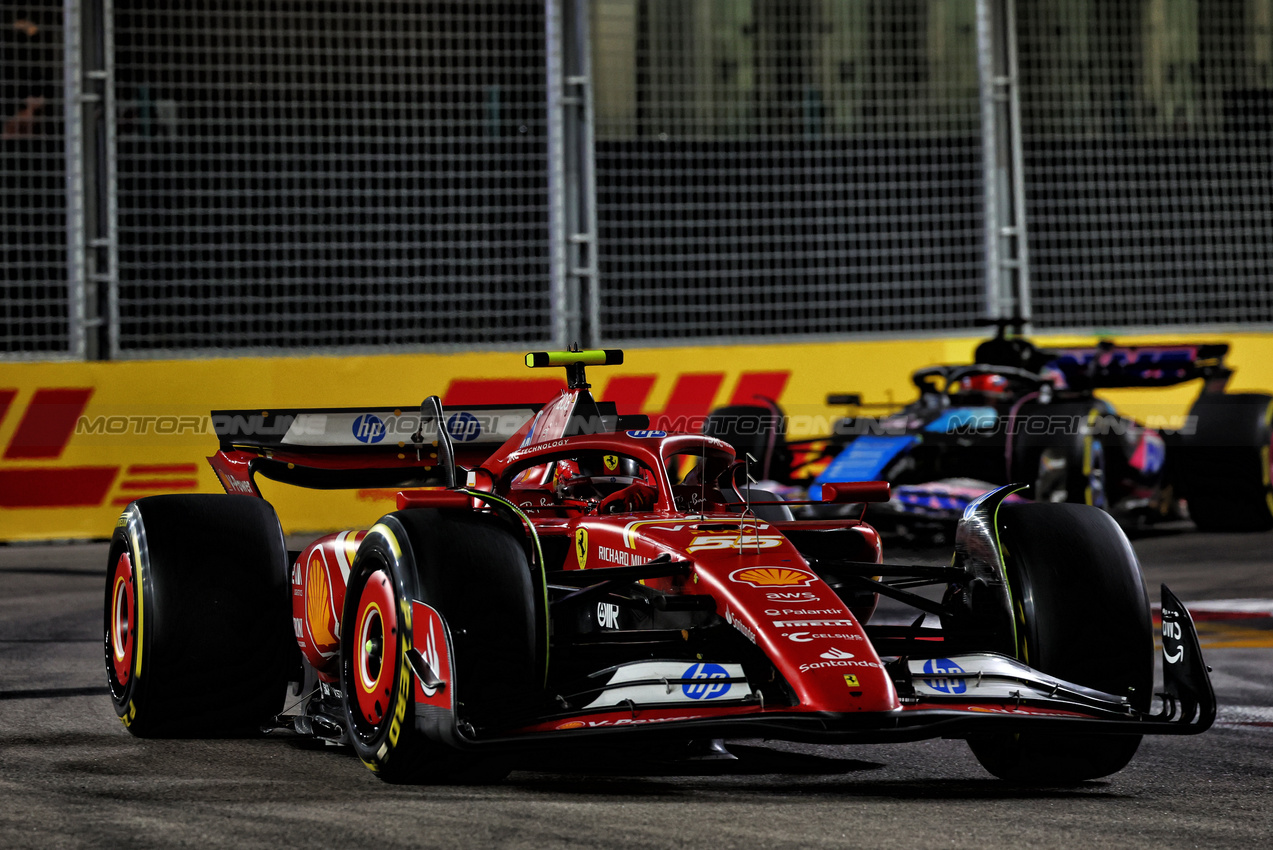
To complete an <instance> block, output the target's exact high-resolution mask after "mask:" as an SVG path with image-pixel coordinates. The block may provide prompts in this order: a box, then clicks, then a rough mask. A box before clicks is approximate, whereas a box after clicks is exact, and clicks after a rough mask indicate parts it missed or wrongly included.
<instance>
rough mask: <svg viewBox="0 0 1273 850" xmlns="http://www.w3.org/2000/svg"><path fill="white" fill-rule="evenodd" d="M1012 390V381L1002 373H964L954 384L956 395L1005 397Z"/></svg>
mask: <svg viewBox="0 0 1273 850" xmlns="http://www.w3.org/2000/svg"><path fill="white" fill-rule="evenodd" d="M1011 392H1012V382H1011V381H1009V380H1008V379H1007V378H1006V377H1004V376H1003V375H995V374H983V375H965V376H964V377H962V378H960V379H959V381H958V382H957V383H956V384H955V393H956V394H958V395H980V396H982V397H983V398H1005V397H1007V396H1008V395H1009V394H1010V393H1011Z"/></svg>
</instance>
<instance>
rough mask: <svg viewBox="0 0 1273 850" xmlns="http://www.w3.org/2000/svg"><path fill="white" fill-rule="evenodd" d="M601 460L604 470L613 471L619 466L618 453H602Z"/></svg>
mask: <svg viewBox="0 0 1273 850" xmlns="http://www.w3.org/2000/svg"><path fill="white" fill-rule="evenodd" d="M601 461H602V462H603V463H604V464H605V465H606V472H614V471H615V470H616V469H618V468H619V456H618V455H603V456H602V458H601Z"/></svg>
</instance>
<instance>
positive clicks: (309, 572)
mask: <svg viewBox="0 0 1273 850" xmlns="http://www.w3.org/2000/svg"><path fill="white" fill-rule="evenodd" d="M366 536H367V532H365V531H342V532H340V533H339V534H328V535H326V536H324V537H320V538H318V539H317V540H315V541H314V542H313V543H311V544H309V546H307V547H305V550H304V551H303V552H301V555H300V557H299V558H297V559H296V563H295V564H294V565H293V566H292V627H293V629H294V630H295V632H296V643H297V644H298V645H299V646H300V648H301V653H302V654H304V656H305V660H306V661H308V662H309V663H310V665H311V666H313V668H314V669H315V670H316V671H317V673H318V678H319V679H321V680H323V681H324V682H330V683H335V682H337V681H339V679H340V670H339V668H338V665H337V654H338V652H339V650H340V614H341V611H342V610H343V608H344V605H345V583H346V582H347V581H348V580H349V565H350V564H352V563H353V560H354V555H355V554H356V553H357V551H358V545H359V544H360V543H361V542H362V539H363V538H364V537H366Z"/></svg>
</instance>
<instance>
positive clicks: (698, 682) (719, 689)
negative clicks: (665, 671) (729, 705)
mask: <svg viewBox="0 0 1273 850" xmlns="http://www.w3.org/2000/svg"><path fill="white" fill-rule="evenodd" d="M681 678H682V679H693V680H694V681H693V682H686V683H685V684H683V685H681V693H683V694H685V695H686V696H687V697H689V698H690V699H715V698H716V697H718V696H720V695H722V694H724V693H725V692H726V691H728V690H729V671H727V670H726V669H725V668H724V667H722V666H720V665H719V664H694V665H692V666H691V667H690V668H689V669H688V670H686V671H685V672H684V673H682V674H681Z"/></svg>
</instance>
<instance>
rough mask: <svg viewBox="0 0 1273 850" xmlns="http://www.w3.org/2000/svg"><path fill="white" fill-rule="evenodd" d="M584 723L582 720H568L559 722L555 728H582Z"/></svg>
mask: <svg viewBox="0 0 1273 850" xmlns="http://www.w3.org/2000/svg"><path fill="white" fill-rule="evenodd" d="M586 725H587V724H586V723H584V722H583V721H582V720H570V721H567V722H565V723H563V724H561V725H560V726H558V727H557V728H558V729H582V728H583V727H584V726H586Z"/></svg>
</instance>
